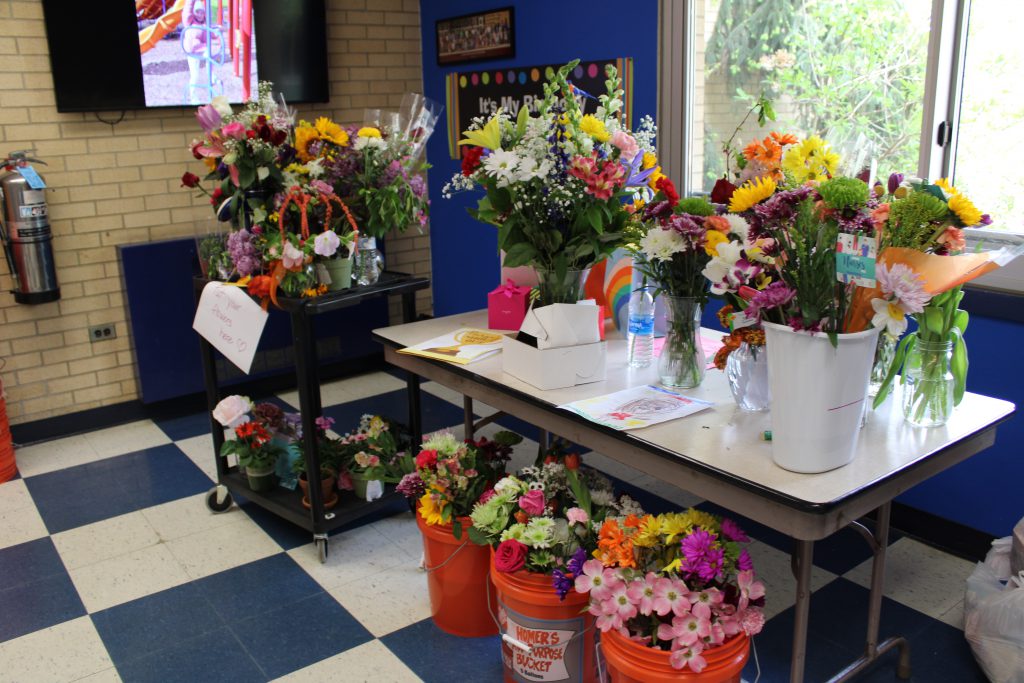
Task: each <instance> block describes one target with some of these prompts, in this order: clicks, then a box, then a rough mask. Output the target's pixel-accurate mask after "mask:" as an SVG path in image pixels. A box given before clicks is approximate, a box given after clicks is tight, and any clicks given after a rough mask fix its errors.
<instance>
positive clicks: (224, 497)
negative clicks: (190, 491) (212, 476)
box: [206, 486, 232, 512]
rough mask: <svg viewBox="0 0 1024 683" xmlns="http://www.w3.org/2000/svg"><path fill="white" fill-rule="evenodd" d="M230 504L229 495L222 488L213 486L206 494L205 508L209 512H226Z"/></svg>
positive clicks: (225, 489)
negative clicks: (208, 509)
mask: <svg viewBox="0 0 1024 683" xmlns="http://www.w3.org/2000/svg"><path fill="white" fill-rule="evenodd" d="M218 494H219V495H218ZM231 502H232V501H231V493H230V492H229V491H228V490H227V488H226V487H224V486H214V487H213V488H212V489H210V492H209V493H207V494H206V507H208V508H210V511H211V512H227V510H228V508H230V507H231Z"/></svg>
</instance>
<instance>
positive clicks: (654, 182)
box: [647, 166, 665, 191]
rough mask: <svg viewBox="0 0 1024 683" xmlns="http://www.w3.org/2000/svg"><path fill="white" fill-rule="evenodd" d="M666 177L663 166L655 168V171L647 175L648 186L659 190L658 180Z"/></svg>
mask: <svg viewBox="0 0 1024 683" xmlns="http://www.w3.org/2000/svg"><path fill="white" fill-rule="evenodd" d="M664 177H665V174H664V173H662V172H661V166H658V167H657V168H655V169H654V173H652V174H651V175H649V176H647V187H649V188H651V189H652V190H654V191H657V190H658V181H659V180H661V179H662V178H664Z"/></svg>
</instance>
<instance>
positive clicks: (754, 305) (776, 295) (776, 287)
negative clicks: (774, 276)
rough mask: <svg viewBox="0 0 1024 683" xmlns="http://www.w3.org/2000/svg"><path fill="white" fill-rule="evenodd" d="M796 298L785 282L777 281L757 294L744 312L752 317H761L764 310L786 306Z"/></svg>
mask: <svg viewBox="0 0 1024 683" xmlns="http://www.w3.org/2000/svg"><path fill="white" fill-rule="evenodd" d="M795 296H796V292H795V291H794V290H792V289H790V288H789V286H788V285H786V283H785V282H781V281H775V282H773V283H771V284H770V285H768V286H767V287H765V288H764V289H762V290H761V291H759V292H758V293H757V294H755V295H754V296H753V298H752V299H751V300H750V304H749V305H748V306H747V308H746V310H745V311H744V312H745V313H746V314H747V315H748V316H750V317H755V316H760V315H761V310H762V309H766V308H769V309H770V308H779V307H781V306H785V305H786V304H788V303H789V302H790V301H792V300H793V297H795Z"/></svg>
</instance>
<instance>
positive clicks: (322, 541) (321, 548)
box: [316, 538, 327, 564]
mask: <svg viewBox="0 0 1024 683" xmlns="http://www.w3.org/2000/svg"><path fill="white" fill-rule="evenodd" d="M316 551H317V554H318V555H319V556H320V563H321V564H323V563H324V562H327V539H326V538H318V539H316Z"/></svg>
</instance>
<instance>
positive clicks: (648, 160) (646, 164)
mask: <svg viewBox="0 0 1024 683" xmlns="http://www.w3.org/2000/svg"><path fill="white" fill-rule="evenodd" d="M657 163H658V157H656V156H655V155H654V152H644V158H643V161H641V162H640V168H642V169H643V170H645V171H646V170H647V169H649V168H654V165H655V164H657Z"/></svg>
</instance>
